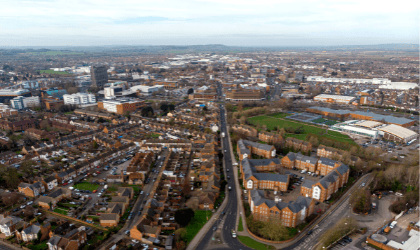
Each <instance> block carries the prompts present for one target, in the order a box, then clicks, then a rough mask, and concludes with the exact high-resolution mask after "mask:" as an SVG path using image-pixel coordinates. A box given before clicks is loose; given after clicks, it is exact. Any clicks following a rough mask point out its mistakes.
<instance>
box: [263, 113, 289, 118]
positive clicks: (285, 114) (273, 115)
mask: <svg viewBox="0 0 420 250" xmlns="http://www.w3.org/2000/svg"><path fill="white" fill-rule="evenodd" d="M291 115H292V114H287V113H277V114H272V115H269V116H271V117H274V118H286V117H288V116H291Z"/></svg>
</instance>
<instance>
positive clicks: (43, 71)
mask: <svg viewBox="0 0 420 250" xmlns="http://www.w3.org/2000/svg"><path fill="white" fill-rule="evenodd" d="M39 73H40V74H57V75H70V73H68V72H65V71H54V70H51V69H44V70H40V71H39Z"/></svg>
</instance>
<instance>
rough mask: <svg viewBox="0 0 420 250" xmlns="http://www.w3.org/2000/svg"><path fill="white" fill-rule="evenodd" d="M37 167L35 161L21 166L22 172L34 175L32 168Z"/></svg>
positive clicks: (28, 161) (24, 162)
mask: <svg viewBox="0 0 420 250" xmlns="http://www.w3.org/2000/svg"><path fill="white" fill-rule="evenodd" d="M35 165H36V162H35V161H33V160H27V161H23V162H22V163H21V164H20V170H21V171H22V172H24V173H27V174H32V171H33V168H32V167H33V166H35Z"/></svg>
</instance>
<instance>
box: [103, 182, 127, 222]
mask: <svg viewBox="0 0 420 250" xmlns="http://www.w3.org/2000/svg"><path fill="white" fill-rule="evenodd" d="M133 197H134V190H133V188H132V187H119V188H118V190H117V196H112V197H111V202H108V205H107V208H106V213H101V215H100V217H99V223H100V224H101V226H103V227H115V226H118V223H119V221H120V218H121V217H122V216H123V214H124V212H125V210H126V209H127V208H128V206H129V203H130V200H131V199H133Z"/></svg>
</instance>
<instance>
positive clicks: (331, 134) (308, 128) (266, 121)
mask: <svg viewBox="0 0 420 250" xmlns="http://www.w3.org/2000/svg"><path fill="white" fill-rule="evenodd" d="M248 121H249V122H250V123H252V124H254V125H257V124H261V125H266V126H267V128H268V129H271V130H272V129H273V128H274V127H275V126H279V127H280V128H287V127H292V128H298V127H301V126H302V127H303V129H304V130H305V133H304V134H286V137H294V138H297V139H301V140H305V139H306V135H307V134H309V133H312V134H318V135H322V134H324V133H325V129H323V128H321V127H318V126H316V125H308V124H306V123H302V122H298V121H291V120H290V121H289V120H281V119H276V118H273V117H269V116H265V115H261V116H255V117H251V118H249V119H248ZM323 136H324V137H327V138H330V139H333V140H337V141H341V142H349V143H354V142H353V140H352V139H351V138H350V137H348V136H347V135H343V134H340V133H338V132H336V131H328V134H326V135H323Z"/></svg>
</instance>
